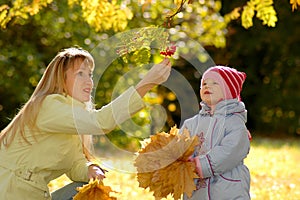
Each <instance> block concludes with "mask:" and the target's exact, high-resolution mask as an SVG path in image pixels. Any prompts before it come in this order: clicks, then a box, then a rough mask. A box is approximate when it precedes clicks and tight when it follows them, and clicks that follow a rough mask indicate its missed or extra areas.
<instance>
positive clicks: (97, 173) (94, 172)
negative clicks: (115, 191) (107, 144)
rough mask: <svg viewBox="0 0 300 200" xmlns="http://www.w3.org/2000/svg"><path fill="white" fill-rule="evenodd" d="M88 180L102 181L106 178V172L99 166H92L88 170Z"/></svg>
mask: <svg viewBox="0 0 300 200" xmlns="http://www.w3.org/2000/svg"><path fill="white" fill-rule="evenodd" d="M88 178H89V179H93V180H94V179H98V180H102V179H104V178H105V175H104V171H103V170H102V169H101V168H100V167H99V166H97V165H90V166H89V168H88Z"/></svg>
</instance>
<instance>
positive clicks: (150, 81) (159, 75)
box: [135, 58, 171, 97]
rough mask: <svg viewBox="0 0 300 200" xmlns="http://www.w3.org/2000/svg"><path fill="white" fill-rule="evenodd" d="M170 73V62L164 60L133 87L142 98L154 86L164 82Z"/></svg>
mask: <svg viewBox="0 0 300 200" xmlns="http://www.w3.org/2000/svg"><path fill="white" fill-rule="evenodd" d="M170 73H171V62H170V60H169V59H168V58H165V59H164V60H163V61H162V62H160V63H158V64H155V65H154V66H153V67H152V68H151V69H150V71H149V72H148V73H147V74H146V75H145V77H144V78H143V79H142V80H141V81H140V82H139V83H138V84H137V86H136V87H135V88H136V90H137V92H138V93H139V94H140V96H141V97H143V96H144V95H145V94H146V93H147V92H148V91H149V90H151V89H152V88H153V87H154V86H156V85H159V84H161V83H163V82H165V81H166V80H167V79H168V78H169V76H170Z"/></svg>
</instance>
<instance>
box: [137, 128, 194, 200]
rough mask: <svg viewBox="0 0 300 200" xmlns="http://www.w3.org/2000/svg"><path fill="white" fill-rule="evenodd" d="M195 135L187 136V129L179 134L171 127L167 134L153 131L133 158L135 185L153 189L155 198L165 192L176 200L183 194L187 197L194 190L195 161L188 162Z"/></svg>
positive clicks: (161, 196) (177, 130) (159, 197)
mask: <svg viewBox="0 0 300 200" xmlns="http://www.w3.org/2000/svg"><path fill="white" fill-rule="evenodd" d="M198 142H199V141H198V137H197V136H194V137H192V138H191V137H190V133H189V132H188V130H184V131H183V133H182V134H179V129H177V128H176V126H175V127H172V128H171V130H170V133H165V132H161V133H157V134H156V135H152V136H151V137H150V138H149V139H147V140H144V147H142V148H141V149H140V150H139V152H138V156H137V158H136V160H135V163H134V165H135V167H136V168H137V179H138V182H139V186H140V187H142V188H145V189H146V188H148V187H149V189H150V191H153V192H154V194H153V195H154V197H155V199H162V198H165V197H167V196H168V195H169V194H171V195H172V196H173V198H174V199H175V200H176V199H180V198H181V195H182V194H183V193H186V194H187V195H188V196H189V197H191V196H192V193H193V191H194V190H195V189H196V186H195V183H194V178H199V177H198V176H197V174H196V173H195V164H194V163H193V162H188V159H189V157H190V156H191V155H192V154H193V152H194V148H195V146H197V145H199V143H198Z"/></svg>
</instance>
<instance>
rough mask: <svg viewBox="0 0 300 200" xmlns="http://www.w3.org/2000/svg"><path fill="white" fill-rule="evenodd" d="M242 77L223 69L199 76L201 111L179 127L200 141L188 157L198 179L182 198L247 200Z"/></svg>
mask: <svg viewBox="0 0 300 200" xmlns="http://www.w3.org/2000/svg"><path fill="white" fill-rule="evenodd" d="M245 78H246V74H245V73H243V72H239V71H237V70H235V69H233V68H229V67H223V66H215V67H211V68H209V69H208V70H207V71H206V72H205V73H204V74H203V76H202V79H201V88H200V96H201V99H202V102H201V107H202V108H201V110H200V112H199V114H197V115H196V116H194V117H193V118H190V119H187V120H186V121H185V122H184V124H183V126H182V127H181V131H182V130H183V129H188V130H189V131H190V133H191V135H197V136H198V137H199V140H200V141H201V142H202V145H201V146H200V145H199V146H198V147H196V148H195V152H194V155H193V156H192V157H191V158H190V161H191V162H195V164H196V172H197V174H198V176H199V177H200V178H199V179H196V180H195V183H196V188H197V189H196V190H195V191H194V192H193V195H192V197H191V198H188V197H187V196H186V195H184V199H193V200H205V199H207V200H208V199H209V200H231V199H240V200H247V199H250V195H249V190H250V174H249V171H248V168H247V167H246V166H245V165H244V159H245V158H246V156H247V154H248V153H249V149H250V142H249V138H248V130H247V128H246V126H245V123H246V119H247V116H246V114H247V111H246V109H245V105H244V103H243V102H242V101H241V98H240V92H241V90H242V85H243V82H244V81H245Z"/></svg>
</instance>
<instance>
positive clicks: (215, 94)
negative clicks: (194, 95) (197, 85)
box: [200, 78, 224, 106]
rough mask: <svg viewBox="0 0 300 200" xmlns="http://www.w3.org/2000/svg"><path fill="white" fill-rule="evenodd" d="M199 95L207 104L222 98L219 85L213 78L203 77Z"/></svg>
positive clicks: (213, 103)
mask: <svg viewBox="0 0 300 200" xmlns="http://www.w3.org/2000/svg"><path fill="white" fill-rule="evenodd" d="M200 97H201V99H202V101H204V102H205V103H206V104H207V105H209V106H213V105H216V104H217V103H218V102H220V101H221V100H223V99H224V94H223V91H222V88H221V86H220V85H219V84H218V83H217V82H216V81H215V80H213V79H211V78H208V79H205V80H204V81H203V83H202V85H201V89H200Z"/></svg>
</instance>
